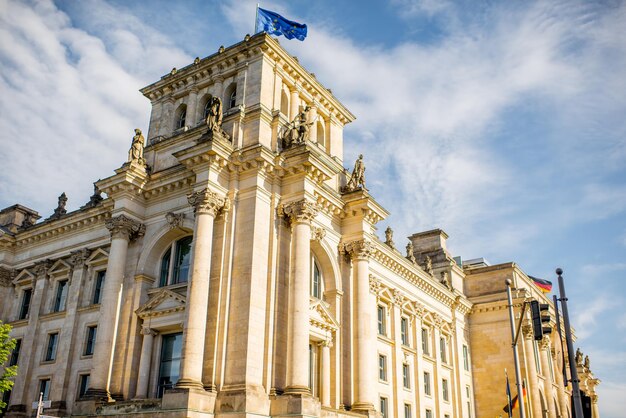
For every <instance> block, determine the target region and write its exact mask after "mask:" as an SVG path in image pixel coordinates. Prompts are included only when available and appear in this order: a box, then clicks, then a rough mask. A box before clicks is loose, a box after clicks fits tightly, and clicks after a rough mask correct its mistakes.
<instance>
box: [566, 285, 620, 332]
mask: <svg viewBox="0 0 626 418" xmlns="http://www.w3.org/2000/svg"><path fill="white" fill-rule="evenodd" d="M621 302H622V301H621V298H619V297H615V296H611V295H608V294H601V295H599V296H595V297H594V298H593V299H591V300H588V301H587V302H586V303H585V309H583V310H579V311H576V313H575V314H574V318H573V321H572V325H573V327H574V328H575V329H576V336H577V337H578V340H579V341H582V340H585V339H587V338H589V337H591V336H592V335H594V334H595V333H596V332H597V331H598V330H599V328H598V326H597V325H598V320H599V319H600V318H602V320H605V319H606V317H607V316H608V315H604V314H605V313H607V312H609V311H611V310H613V308H615V307H617V306H620V305H621ZM612 321H616V315H613V316H612Z"/></svg>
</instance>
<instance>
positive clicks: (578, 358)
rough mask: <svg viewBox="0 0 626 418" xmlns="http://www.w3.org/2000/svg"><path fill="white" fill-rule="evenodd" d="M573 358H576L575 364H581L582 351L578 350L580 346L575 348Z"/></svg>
mask: <svg viewBox="0 0 626 418" xmlns="http://www.w3.org/2000/svg"><path fill="white" fill-rule="evenodd" d="M574 359H575V360H576V364H577V365H579V366H582V365H583V353H582V351H580V348H577V349H576V355H575V356H574Z"/></svg>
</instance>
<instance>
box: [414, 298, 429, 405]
mask: <svg viewBox="0 0 626 418" xmlns="http://www.w3.org/2000/svg"><path fill="white" fill-rule="evenodd" d="M413 306H414V308H415V316H414V317H413V321H414V324H413V327H412V329H413V347H414V348H415V351H416V352H417V354H416V355H415V366H414V367H413V370H414V371H415V373H414V374H415V378H414V381H415V416H416V417H421V416H422V414H423V413H424V411H423V409H424V408H422V400H423V399H425V397H426V394H425V393H424V383H423V382H424V375H423V373H424V351H423V350H422V317H423V316H424V313H425V312H426V308H425V307H424V305H422V304H421V303H419V302H413Z"/></svg>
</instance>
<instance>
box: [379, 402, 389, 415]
mask: <svg viewBox="0 0 626 418" xmlns="http://www.w3.org/2000/svg"><path fill="white" fill-rule="evenodd" d="M380 413H381V414H382V416H383V418H387V417H388V416H389V415H388V413H387V398H383V397H381V398H380Z"/></svg>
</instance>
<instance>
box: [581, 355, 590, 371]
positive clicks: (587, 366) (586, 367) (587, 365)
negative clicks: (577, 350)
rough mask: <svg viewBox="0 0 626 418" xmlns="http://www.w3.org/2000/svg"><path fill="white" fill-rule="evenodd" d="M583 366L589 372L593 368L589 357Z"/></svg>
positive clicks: (586, 357)
mask: <svg viewBox="0 0 626 418" xmlns="http://www.w3.org/2000/svg"><path fill="white" fill-rule="evenodd" d="M583 366H584V367H585V369H587V370H589V369H590V368H591V364H590V362H589V356H585V361H584V362H583Z"/></svg>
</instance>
